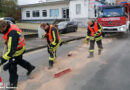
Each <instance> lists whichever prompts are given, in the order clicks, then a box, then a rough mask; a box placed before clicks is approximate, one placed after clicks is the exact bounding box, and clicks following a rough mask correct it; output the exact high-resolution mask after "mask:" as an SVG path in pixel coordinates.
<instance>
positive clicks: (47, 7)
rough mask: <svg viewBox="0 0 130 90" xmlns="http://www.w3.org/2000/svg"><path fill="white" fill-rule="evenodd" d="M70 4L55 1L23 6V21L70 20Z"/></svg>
mask: <svg viewBox="0 0 130 90" xmlns="http://www.w3.org/2000/svg"><path fill="white" fill-rule="evenodd" d="M68 4H69V2H68V1H55V2H43V3H36V4H29V5H21V7H22V10H21V12H22V13H21V14H22V20H24V21H42V20H45V21H48V22H49V21H53V20H55V19H66V18H69V6H68Z"/></svg>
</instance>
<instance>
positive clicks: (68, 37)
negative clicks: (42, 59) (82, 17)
mask: <svg viewBox="0 0 130 90" xmlns="http://www.w3.org/2000/svg"><path fill="white" fill-rule="evenodd" d="M85 36H86V31H85V30H82V31H78V32H71V33H68V34H64V35H61V39H62V42H63V43H66V42H69V41H73V40H78V39H81V38H84V37H85ZM46 46H47V42H46V40H45V39H40V38H34V39H30V40H26V48H27V49H26V52H29V51H33V50H36V49H41V48H45V47H46Z"/></svg>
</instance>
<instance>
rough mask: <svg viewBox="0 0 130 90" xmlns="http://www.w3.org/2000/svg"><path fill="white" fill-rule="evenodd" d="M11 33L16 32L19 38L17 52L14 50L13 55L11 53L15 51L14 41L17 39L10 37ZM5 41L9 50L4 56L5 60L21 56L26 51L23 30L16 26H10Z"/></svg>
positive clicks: (4, 37)
mask: <svg viewBox="0 0 130 90" xmlns="http://www.w3.org/2000/svg"><path fill="white" fill-rule="evenodd" d="M11 31H16V34H17V35H18V36H19V37H18V42H17V46H16V50H15V49H14V50H15V51H14V50H13V54H12V53H11V51H12V49H13V48H12V47H13V42H12V39H13V38H17V37H8V35H9V34H10V33H11ZM3 39H4V40H5V41H6V44H7V48H8V50H7V52H6V53H5V54H4V55H3V58H4V59H5V60H9V59H10V58H11V57H15V56H19V55H21V54H23V52H24V51H25V39H24V36H23V33H22V30H20V29H19V28H18V27H17V26H16V25H14V24H10V27H9V28H8V31H7V32H6V33H5V34H4V36H3Z"/></svg>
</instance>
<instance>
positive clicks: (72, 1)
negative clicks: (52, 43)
mask: <svg viewBox="0 0 130 90" xmlns="http://www.w3.org/2000/svg"><path fill="white" fill-rule="evenodd" d="M99 4H100V2H97V1H96V0H44V1H43V0H40V3H35V4H27V5H21V8H22V10H21V12H22V21H31V22H41V21H46V22H49V23H51V22H53V21H54V20H56V19H69V20H71V21H76V22H77V23H78V25H80V26H83V27H84V26H86V21H87V20H88V18H96V17H97V16H96V11H95V10H96V7H97V6H98V5H99Z"/></svg>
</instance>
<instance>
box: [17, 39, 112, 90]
mask: <svg viewBox="0 0 130 90" xmlns="http://www.w3.org/2000/svg"><path fill="white" fill-rule="evenodd" d="M111 42H112V40H109V39H104V40H103V44H104V45H105V44H108V43H111ZM88 48H89V46H88V45H86V44H82V45H80V46H79V47H77V49H75V50H73V51H71V53H72V56H71V57H68V56H67V55H66V56H64V57H58V58H57V60H56V63H55V65H54V68H53V69H52V70H47V69H46V68H41V71H40V72H38V73H37V74H34V75H33V77H34V78H33V79H28V80H26V81H23V82H21V83H20V84H19V90H65V87H66V85H67V84H68V83H69V80H70V79H71V78H72V77H73V76H74V75H78V74H79V73H80V71H81V70H82V69H83V68H85V66H86V65H87V64H88V63H90V62H92V61H94V60H97V58H100V56H98V55H97V50H98V49H97V48H95V51H96V52H95V57H94V58H92V59H88V58H87V56H88V55H89V53H88ZM68 53H69V52H68ZM100 63H105V62H102V61H100ZM65 68H71V69H72V72H70V73H69V74H66V75H64V76H61V77H60V78H56V79H54V78H53V77H54V74H55V73H56V72H58V71H60V70H63V69H65Z"/></svg>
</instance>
